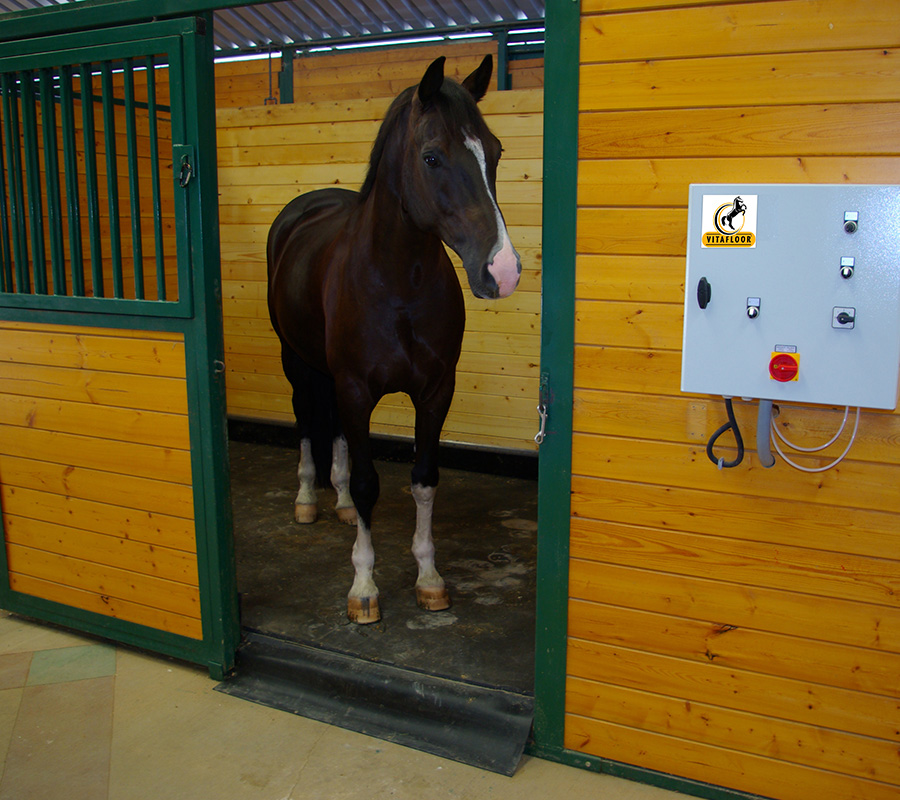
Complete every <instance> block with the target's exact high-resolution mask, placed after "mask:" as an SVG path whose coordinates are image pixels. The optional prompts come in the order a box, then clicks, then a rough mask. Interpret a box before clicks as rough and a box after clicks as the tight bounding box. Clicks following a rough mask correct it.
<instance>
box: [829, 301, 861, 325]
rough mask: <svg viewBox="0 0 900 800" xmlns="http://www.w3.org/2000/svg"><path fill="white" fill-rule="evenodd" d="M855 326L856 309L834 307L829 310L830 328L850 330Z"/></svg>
mask: <svg viewBox="0 0 900 800" xmlns="http://www.w3.org/2000/svg"><path fill="white" fill-rule="evenodd" d="M855 326H856V309H855V308H851V307H845V306H835V307H834V308H833V309H831V327H832V328H843V329H844V330H852V329H853V328H854V327H855Z"/></svg>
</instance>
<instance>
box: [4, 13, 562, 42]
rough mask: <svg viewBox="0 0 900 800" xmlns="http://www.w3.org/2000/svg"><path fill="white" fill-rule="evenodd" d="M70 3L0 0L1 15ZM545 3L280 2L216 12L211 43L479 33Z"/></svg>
mask: <svg viewBox="0 0 900 800" xmlns="http://www.w3.org/2000/svg"><path fill="white" fill-rule="evenodd" d="M68 2H69V0H0V12H2V11H22V10H25V9H30V8H41V7H43V6H53V5H62V4H64V3H68ZM544 4H545V0H282V2H276V3H269V4H263V5H253V6H242V7H237V8H231V9H223V10H219V11H216V12H215V42H216V47H217V48H218V49H220V50H223V51H233V50H244V51H246V50H262V49H266V48H270V47H275V48H280V47H283V46H286V45H287V46H290V45H310V46H312V45H315V44H317V43H321V44H325V43H329V44H334V43H335V40H343V41H347V42H350V41H356V40H359V39H365V40H370V39H371V40H378V39H385V38H386V39H393V38H395V37H396V36H397V35H398V34H400V35H408V36H414V35H423V36H427V35H428V34H429V32H431V33H432V34H434V33H437V32H438V31H440V32H442V33H450V32H456V33H465V32H466V31H467V30H469V31H472V32H478V31H483V30H484V29H486V28H490V27H491V26H498V27H504V28H506V27H509V26H510V25H515V23H520V24H521V23H526V22H539V21H542V20H543V18H544ZM532 38H534V36H532ZM540 38H541V39H542V37H540Z"/></svg>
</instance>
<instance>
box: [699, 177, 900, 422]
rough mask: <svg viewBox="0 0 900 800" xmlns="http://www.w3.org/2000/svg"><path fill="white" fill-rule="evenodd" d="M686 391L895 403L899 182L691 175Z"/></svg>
mask: <svg viewBox="0 0 900 800" xmlns="http://www.w3.org/2000/svg"><path fill="white" fill-rule="evenodd" d="M687 236H688V238H687V270H686V276H685V287H684V290H685V303H684V341H683V348H682V370H681V390H682V391H684V392H696V393H701V394H714V395H723V396H726V397H747V398H762V399H766V400H774V401H782V402H798V403H822V404H827V405H840V406H847V405H849V406H862V407H865V408H885V409H892V408H895V407H896V406H897V389H898V378H900V186H859V185H854V186H846V185H806V184H804V185H782V184H778V185H776V184H734V185H731V184H729V185H722V184H711V185H692V186H691V188H690V202H689V210H688V234H687Z"/></svg>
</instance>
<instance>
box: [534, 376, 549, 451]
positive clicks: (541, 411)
mask: <svg viewBox="0 0 900 800" xmlns="http://www.w3.org/2000/svg"><path fill="white" fill-rule="evenodd" d="M549 381H550V379H549V376H548V375H547V373H546V372H542V373H541V381H540V385H539V387H538V392H539V399H538V404H537V412H538V416H539V417H540V418H541V427H540V429H539V430H538V432H537V433H536V434H535V436H534V443H535V444H541V442H543V441H544V435H545V433H546V430H547V413H548V411H547V405H548V397H547V395H548V394H549Z"/></svg>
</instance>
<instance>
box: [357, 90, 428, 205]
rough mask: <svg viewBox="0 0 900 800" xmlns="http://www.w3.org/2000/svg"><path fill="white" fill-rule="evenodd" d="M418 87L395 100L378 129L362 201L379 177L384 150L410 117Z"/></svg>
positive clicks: (361, 190)
mask: <svg viewBox="0 0 900 800" xmlns="http://www.w3.org/2000/svg"><path fill="white" fill-rule="evenodd" d="M415 90H416V87H415V86H410V87H409V88H408V89H404V90H403V91H402V92H400V94H398V95H397V96H396V97H395V98H394V102H393V103H391V106H390V108H388V110H387V114H385V115H384V121H383V122H382V123H381V128H379V129H378V136H376V137H375V144H373V145H372V154H371V155H370V156H369V170H368V172H367V173H366V179H365V181H363V185H362V188H361V189H360V190H359V197H360V200H365V199H366V198H367V197H368V196H369V194H370V193H371V192H372V189H373V188H374V186H375V178H376V176H377V175H378V165H379V164H380V163H381V159H382V157H383V156H384V150H385V147H386V146H387V144H388V142H389V141H390V140H391V138H392V137H393V135H394V131H395V130H396V129H397V128H398V126H399V124H400V122H401V121H405V120H406V119H407V117H408V116H409V107H410V103H411V102H412V96H413V92H415Z"/></svg>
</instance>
